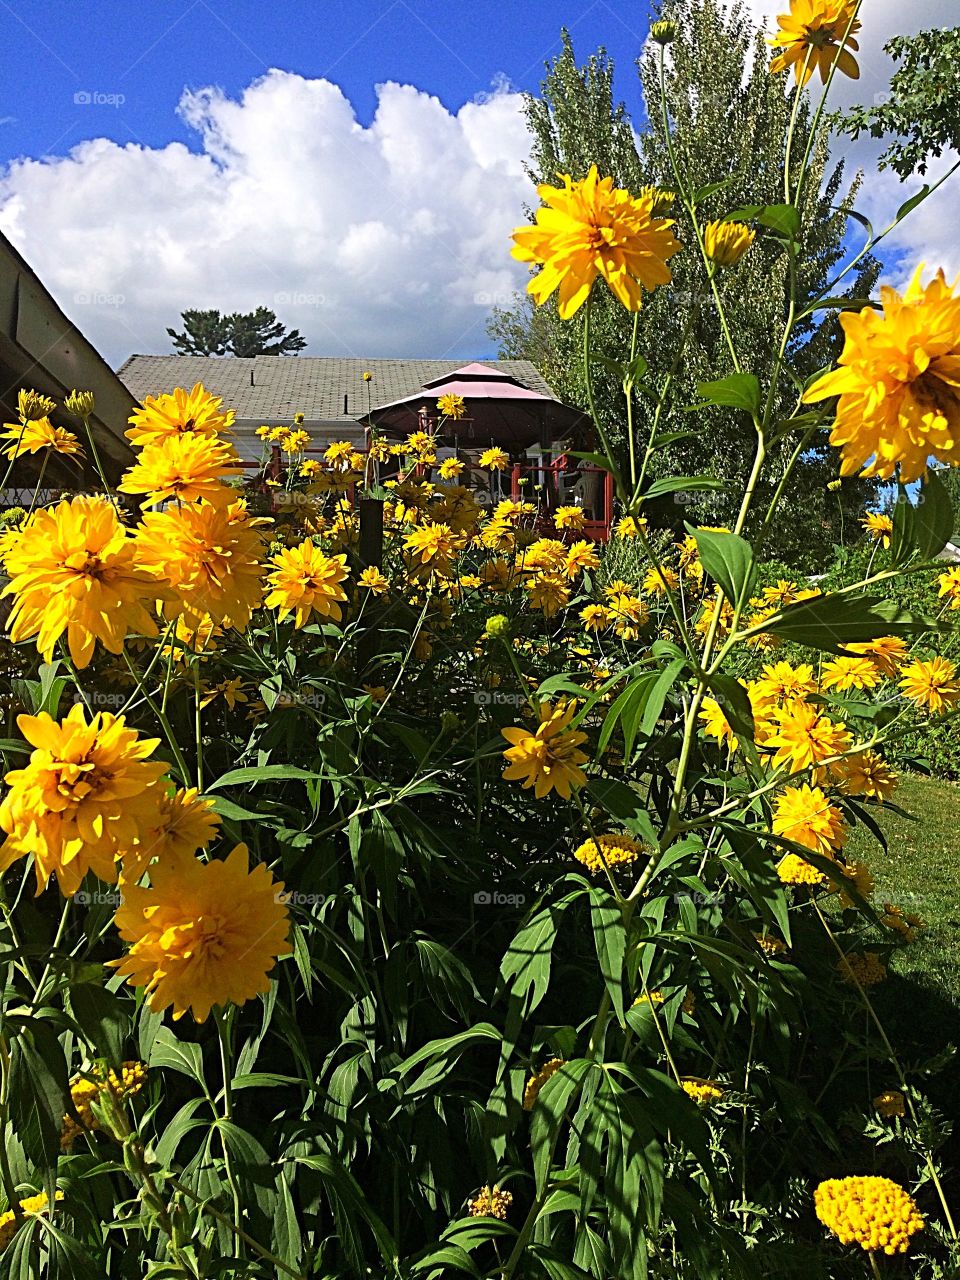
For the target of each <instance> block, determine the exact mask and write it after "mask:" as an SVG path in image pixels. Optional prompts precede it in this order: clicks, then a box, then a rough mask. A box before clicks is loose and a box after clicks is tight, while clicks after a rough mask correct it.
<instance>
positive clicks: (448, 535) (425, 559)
mask: <svg viewBox="0 0 960 1280" xmlns="http://www.w3.org/2000/svg"><path fill="white" fill-rule="evenodd" d="M464 541H465V540H464V538H463V536H462V535H461V534H458V533H454V531H453V530H452V529H451V528H450V526H449V525H447V524H434V523H429V524H423V525H421V526H420V527H419V528H417V529H414V531H413V532H412V533H408V534H407V536H406V538H405V539H404V542H403V545H404V549H405V550H407V551H409V552H410V553H411V555H413V556H415V557H416V559H417V560H418V561H419V562H420V564H421V566H422V567H423V568H425V569H427V570H433V571H434V572H435V573H438V574H440V575H441V576H443V575H444V574H447V573H449V572H450V568H451V564H452V561H453V557H454V556H455V555H456V553H457V552H458V551H461V550H462V549H463V546H464Z"/></svg>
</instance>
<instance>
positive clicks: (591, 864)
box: [573, 835, 642, 875]
mask: <svg viewBox="0 0 960 1280" xmlns="http://www.w3.org/2000/svg"><path fill="white" fill-rule="evenodd" d="M641 848H642V846H641V845H640V843H639V841H637V840H633V839H631V838H630V836H624V835H603V836H597V838H596V839H594V838H593V837H592V836H591V838H590V839H589V840H584V842H583V844H582V845H580V847H579V848H578V849H574V851H573V856H574V857H575V858H576V860H577V861H578V862H582V863H583V865H584V866H585V867H586V868H587V869H588V870H589V871H592V872H593V873H594V875H596V874H597V873H599V872H600V871H602V870H603V868H604V865H606V866H608V867H617V866H624V865H626V864H628V863H631V862H636V860H637V859H638V858H639V856H640V853H641Z"/></svg>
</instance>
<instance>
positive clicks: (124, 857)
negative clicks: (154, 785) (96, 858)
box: [119, 787, 220, 882]
mask: <svg viewBox="0 0 960 1280" xmlns="http://www.w3.org/2000/svg"><path fill="white" fill-rule="evenodd" d="M157 800H158V804H157V813H156V818H155V821H154V823H153V825H152V826H150V827H148V828H147V829H146V831H145V832H144V833H143V835H142V838H141V839H140V840H139V841H137V842H135V843H134V844H132V845H131V846H130V847H129V848H125V849H121V850H120V854H119V857H120V861H121V863H122V866H123V878H124V880H125V881H128V882H131V881H132V882H136V881H137V880H140V879H141V878H142V877H143V874H144V872H145V871H146V870H147V868H148V867H149V865H150V863H151V862H152V861H153V860H154V859H159V860H162V861H163V862H170V861H172V860H174V859H176V858H180V859H184V858H190V857H192V856H193V854H195V853H196V852H197V850H198V849H206V847H207V845H209V843H210V841H211V840H213V838H214V837H215V836H216V834H217V830H218V828H219V826H220V815H219V814H218V813H217V812H216V810H215V809H214V807H213V802H212V800H209V799H208V798H207V797H206V796H202V795H200V793H199V792H198V790H197V788H196V787H188V788H187V789H186V790H184V789H183V788H181V789H180V790H179V791H175V792H168V791H164V792H163V793H162V794H161V795H159V796H158V797H157Z"/></svg>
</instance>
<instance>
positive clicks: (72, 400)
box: [64, 391, 93, 418]
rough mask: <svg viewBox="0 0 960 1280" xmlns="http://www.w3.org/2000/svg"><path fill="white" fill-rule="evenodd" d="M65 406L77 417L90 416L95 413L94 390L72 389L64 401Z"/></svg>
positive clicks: (68, 411)
mask: <svg viewBox="0 0 960 1280" xmlns="http://www.w3.org/2000/svg"><path fill="white" fill-rule="evenodd" d="M64 407H65V409H66V411H67V413H72V414H73V416H74V417H75V418H89V417H90V416H91V414H92V413H93V392H92V391H71V392H70V394H69V395H68V396H67V398H66V400H65V401H64Z"/></svg>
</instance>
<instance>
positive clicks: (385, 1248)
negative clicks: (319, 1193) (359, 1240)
mask: <svg viewBox="0 0 960 1280" xmlns="http://www.w3.org/2000/svg"><path fill="white" fill-rule="evenodd" d="M294 1158H295V1160H296V1162H297V1163H298V1164H302V1165H306V1167H307V1168H309V1169H315V1170H316V1171H317V1173H318V1174H319V1175H320V1177H321V1179H322V1181H323V1184H324V1187H325V1189H326V1191H327V1195H328V1197H329V1199H330V1205H331V1208H332V1210H333V1214H334V1218H335V1219H336V1222H337V1228H338V1233H340V1234H345V1233H347V1232H349V1233H350V1234H352V1235H354V1236H355V1233H354V1232H353V1225H354V1222H355V1221H356V1220H357V1219H359V1220H361V1221H363V1222H364V1223H365V1224H366V1226H367V1227H368V1228H369V1230H370V1231H371V1232H372V1234H373V1238H374V1240H375V1241H376V1243H377V1248H378V1250H379V1251H380V1257H381V1258H382V1259H383V1262H384V1264H385V1265H386V1267H387V1269H388V1270H390V1271H392V1270H394V1269H395V1268H394V1262H395V1260H396V1258H397V1256H398V1254H397V1246H396V1244H395V1243H394V1240H393V1237H392V1236H391V1234H390V1232H389V1231H388V1230H387V1228H386V1227H385V1226H384V1224H383V1222H382V1220H381V1219H380V1218H379V1217H378V1215H377V1214H376V1213H375V1212H374V1210H373V1209H372V1208H371V1206H370V1203H369V1201H368V1200H367V1198H366V1196H365V1195H364V1194H363V1191H362V1190H361V1188H360V1184H359V1183H358V1182H357V1180H356V1178H354V1176H353V1174H351V1173H350V1172H349V1171H348V1170H347V1169H346V1168H345V1167H344V1166H343V1165H342V1164H341V1163H340V1161H339V1160H337V1159H335V1157H333V1156H329V1155H314V1156H296V1157H294ZM361 1269H362V1270H363V1271H366V1270H367V1268H366V1267H362V1268H358V1270H361Z"/></svg>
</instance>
